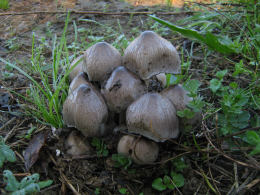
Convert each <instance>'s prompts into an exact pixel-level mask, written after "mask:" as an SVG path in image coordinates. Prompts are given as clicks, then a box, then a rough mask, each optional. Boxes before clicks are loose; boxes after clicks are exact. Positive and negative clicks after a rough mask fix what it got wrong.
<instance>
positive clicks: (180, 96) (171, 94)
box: [161, 85, 202, 127]
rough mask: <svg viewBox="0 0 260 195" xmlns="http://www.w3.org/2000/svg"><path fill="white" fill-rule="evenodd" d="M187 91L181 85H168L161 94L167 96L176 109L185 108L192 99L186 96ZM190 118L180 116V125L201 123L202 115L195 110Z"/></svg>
mask: <svg viewBox="0 0 260 195" xmlns="http://www.w3.org/2000/svg"><path fill="white" fill-rule="evenodd" d="M188 94H189V92H188V91H186V90H185V89H183V87H182V86H181V85H175V86H170V87H168V88H166V89H164V90H163V91H162V92H161V95H162V96H164V97H166V98H168V99H169V100H170V101H171V102H172V104H173V105H174V106H175V108H176V110H177V111H181V110H184V109H185V108H187V106H188V104H189V102H191V101H192V100H193V98H192V97H189V96H188ZM194 114H195V115H194V116H193V117H192V118H181V120H180V125H181V126H182V127H185V126H187V125H191V126H194V125H198V124H200V123H201V120H202V115H201V111H200V112H195V113H194Z"/></svg>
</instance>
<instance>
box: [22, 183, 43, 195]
mask: <svg viewBox="0 0 260 195" xmlns="http://www.w3.org/2000/svg"><path fill="white" fill-rule="evenodd" d="M24 190H25V192H26V194H32V193H34V192H39V191H40V187H39V185H38V184H36V183H31V184H29V185H27V186H25V187H24Z"/></svg>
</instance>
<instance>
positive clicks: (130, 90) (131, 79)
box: [101, 66, 146, 113]
mask: <svg viewBox="0 0 260 195" xmlns="http://www.w3.org/2000/svg"><path fill="white" fill-rule="evenodd" d="M145 91H146V90H145V85H144V83H143V82H142V81H141V80H140V79H139V78H138V77H137V76H136V75H134V74H133V73H131V72H129V71H128V70H127V69H126V68H125V67H123V66H119V67H117V68H116V69H115V70H114V71H113V73H112V74H111V76H110V77H109V79H108V80H107V82H106V84H105V87H104V89H102V90H101V93H102V94H103V95H104V97H105V99H106V102H107V105H108V108H109V110H111V111H113V112H116V113H120V112H122V111H124V110H126V109H127V107H128V106H129V105H130V104H131V103H132V102H133V101H134V100H136V99H137V98H139V97H140V96H142V95H143V94H144V93H145Z"/></svg>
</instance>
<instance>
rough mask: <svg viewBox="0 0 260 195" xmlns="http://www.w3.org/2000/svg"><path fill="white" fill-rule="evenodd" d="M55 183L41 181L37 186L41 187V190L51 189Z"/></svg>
mask: <svg viewBox="0 0 260 195" xmlns="http://www.w3.org/2000/svg"><path fill="white" fill-rule="evenodd" d="M52 183H53V180H46V181H40V182H38V183H37V184H38V185H39V187H40V189H42V188H46V187H49V186H50V185H51V184H52Z"/></svg>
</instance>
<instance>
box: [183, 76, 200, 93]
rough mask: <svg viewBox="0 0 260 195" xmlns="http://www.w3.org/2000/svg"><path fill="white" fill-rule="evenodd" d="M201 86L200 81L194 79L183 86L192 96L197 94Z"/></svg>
mask: <svg viewBox="0 0 260 195" xmlns="http://www.w3.org/2000/svg"><path fill="white" fill-rule="evenodd" d="M199 86H200V82H199V81H198V80H195V79H192V80H188V81H186V82H185V83H184V84H183V88H184V89H185V90H187V91H189V92H190V93H191V94H190V95H193V94H196V93H197V91H198V89H199Z"/></svg>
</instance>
